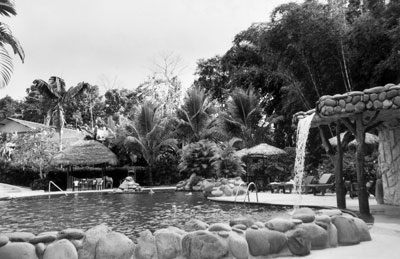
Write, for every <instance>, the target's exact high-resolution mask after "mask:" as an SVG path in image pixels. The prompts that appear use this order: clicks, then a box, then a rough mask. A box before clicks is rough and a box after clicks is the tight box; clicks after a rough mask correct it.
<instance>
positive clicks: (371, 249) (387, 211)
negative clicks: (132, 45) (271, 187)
mask: <svg viewBox="0 0 400 259" xmlns="http://www.w3.org/2000/svg"><path fill="white" fill-rule="evenodd" d="M257 196H258V202H257ZM249 197H250V202H251V203H258V204H271V205H285V206H293V204H299V205H300V206H310V207H332V208H335V207H336V204H337V203H336V194H335V193H327V194H325V196H321V195H316V196H314V195H313V194H306V195H301V197H299V195H297V194H289V193H288V194H283V193H270V192H259V193H258V194H257V195H256V193H250V195H249ZM245 198H246V197H245V196H244V195H243V196H238V197H237V198H236V202H237V203H243V202H244V200H245ZM209 200H212V201H216V202H235V197H210V198H209ZM246 202H248V198H246ZM369 206H370V212H371V214H372V216H373V218H374V222H373V224H369V227H370V233H371V236H372V241H369V242H362V243H360V244H359V245H354V246H339V247H337V248H328V249H324V250H312V251H311V254H310V255H308V256H304V257H301V258H307V259H309V258H313V259H325V258H327V259H334V258H335V259H337V258H340V259H353V258H354V259H358V258H362V259H366V258H379V259H381V258H382V259H383V258H384V259H391V258H393V259H394V258H400V206H392V205H385V204H378V203H377V202H376V200H375V198H374V197H370V198H369ZM346 207H347V209H349V210H351V211H355V212H358V211H359V206H358V199H357V198H354V199H351V198H350V197H349V196H347V197H346ZM280 258H294V257H292V256H290V257H280Z"/></svg>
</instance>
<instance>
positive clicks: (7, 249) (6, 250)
mask: <svg viewBox="0 0 400 259" xmlns="http://www.w3.org/2000/svg"><path fill="white" fill-rule="evenodd" d="M0 258H4V259H38V257H37V255H36V251H35V246H34V245H32V244H30V243H25V242H16V243H8V244H7V245H5V246H2V247H0Z"/></svg>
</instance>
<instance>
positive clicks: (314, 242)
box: [296, 223, 328, 250]
mask: <svg viewBox="0 0 400 259" xmlns="http://www.w3.org/2000/svg"><path fill="white" fill-rule="evenodd" d="M296 228H299V229H304V230H305V231H306V232H307V234H308V235H309V236H310V239H311V249H312V250H314V249H324V248H327V247H328V232H327V231H326V230H325V229H323V228H322V227H320V226H318V225H317V224H315V223H304V224H301V225H298V226H297V227H296Z"/></svg>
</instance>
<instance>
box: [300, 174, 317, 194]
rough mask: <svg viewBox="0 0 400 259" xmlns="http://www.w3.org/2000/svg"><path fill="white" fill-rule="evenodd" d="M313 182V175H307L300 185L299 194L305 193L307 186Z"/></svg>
mask: <svg viewBox="0 0 400 259" xmlns="http://www.w3.org/2000/svg"><path fill="white" fill-rule="evenodd" d="M313 180H314V176H313V175H308V176H306V177H305V178H304V179H303V184H302V185H301V192H302V193H307V192H306V189H307V186H308V185H310V184H311V183H312V181H313Z"/></svg>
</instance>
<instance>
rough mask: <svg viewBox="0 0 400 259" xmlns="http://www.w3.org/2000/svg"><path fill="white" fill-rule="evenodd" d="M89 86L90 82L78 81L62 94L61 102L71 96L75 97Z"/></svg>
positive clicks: (69, 98) (68, 99)
mask: <svg viewBox="0 0 400 259" xmlns="http://www.w3.org/2000/svg"><path fill="white" fill-rule="evenodd" d="M89 88H90V84H88V83H85V82H80V83H79V84H78V85H77V86H75V87H71V88H69V89H68V91H67V92H66V93H65V95H64V96H63V98H62V100H63V102H69V101H70V100H71V99H72V98H74V97H76V96H77V95H79V94H81V93H83V92H84V91H86V90H87V89H89Z"/></svg>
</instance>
